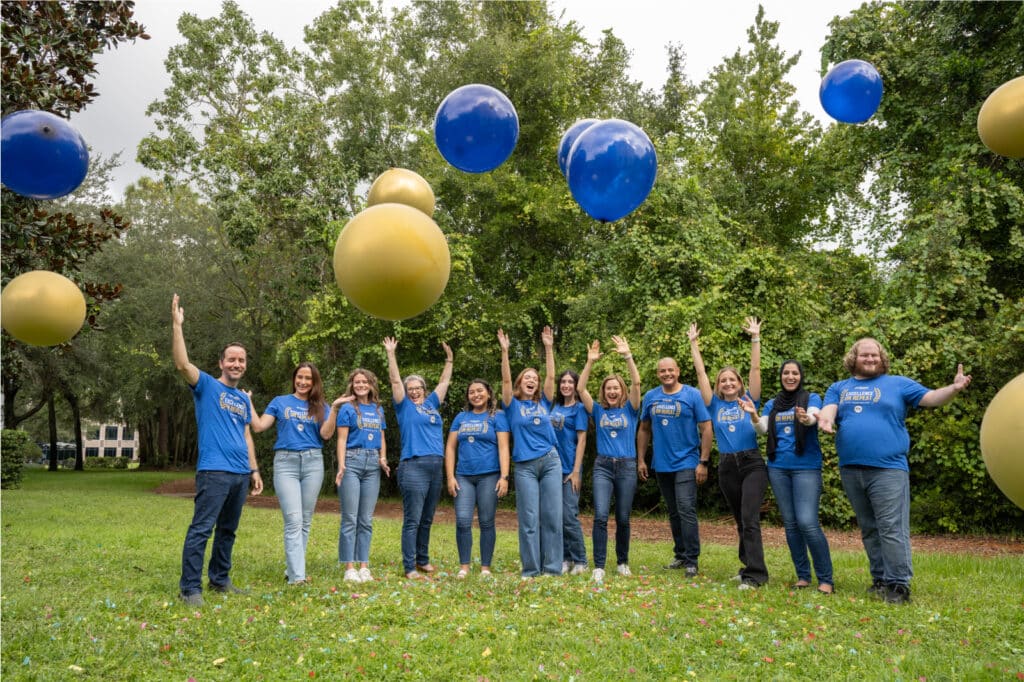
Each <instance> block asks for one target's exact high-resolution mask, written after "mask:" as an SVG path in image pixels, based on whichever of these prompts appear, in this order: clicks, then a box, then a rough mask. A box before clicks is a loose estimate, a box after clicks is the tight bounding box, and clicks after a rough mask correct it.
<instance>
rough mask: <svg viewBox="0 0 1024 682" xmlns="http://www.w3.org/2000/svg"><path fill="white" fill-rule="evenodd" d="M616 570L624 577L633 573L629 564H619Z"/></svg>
mask: <svg viewBox="0 0 1024 682" xmlns="http://www.w3.org/2000/svg"><path fill="white" fill-rule="evenodd" d="M616 570H617V571H618V572H619V575H621V576H622V577H624V578H628V577H629V576H631V575H633V572H632V571H631V570H629V564H619V567H618V568H617V569H616Z"/></svg>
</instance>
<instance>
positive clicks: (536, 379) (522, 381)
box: [512, 367, 540, 400]
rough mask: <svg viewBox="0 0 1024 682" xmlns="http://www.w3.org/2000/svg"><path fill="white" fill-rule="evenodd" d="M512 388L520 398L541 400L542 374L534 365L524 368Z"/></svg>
mask: <svg viewBox="0 0 1024 682" xmlns="http://www.w3.org/2000/svg"><path fill="white" fill-rule="evenodd" d="M512 388H513V390H514V391H515V392H516V393H517V394H518V396H517V397H518V398H519V399H520V400H540V374H538V373H537V370H535V369H533V368H532V367H530V368H528V369H524V370H523V371H522V372H520V373H519V377H518V378H517V379H516V382H515V384H513V386H512Z"/></svg>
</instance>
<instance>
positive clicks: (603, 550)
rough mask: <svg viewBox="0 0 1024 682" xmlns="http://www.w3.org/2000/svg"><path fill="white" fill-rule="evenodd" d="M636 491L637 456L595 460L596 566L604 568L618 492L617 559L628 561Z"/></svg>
mask: <svg viewBox="0 0 1024 682" xmlns="http://www.w3.org/2000/svg"><path fill="white" fill-rule="evenodd" d="M635 493H636V459H635V458H632V457H629V458H626V457H605V456H603V455H598V457H597V459H595V460H594V533H593V537H594V568H604V562H605V557H606V556H607V554H608V513H609V511H610V510H611V504H612V495H613V494H614V495H615V562H616V563H617V564H619V565H622V564H628V563H629V514H630V512H631V511H632V510H633V495H634V494H635Z"/></svg>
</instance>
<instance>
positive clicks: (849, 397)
mask: <svg viewBox="0 0 1024 682" xmlns="http://www.w3.org/2000/svg"><path fill="white" fill-rule="evenodd" d="M928 391H929V389H928V388H926V387H924V386H922V385H921V384H919V383H917V382H916V381H914V380H913V379H908V378H907V377H901V376H897V375H892V374H883V375H881V376H877V377H874V378H873V379H854V378H853V377H851V378H849V379H844V380H843V381H837V382H836V383H834V384H832V385H831V386H829V388H828V390H827V391H826V392H825V405H837V406H838V411H837V413H836V452H837V453H838V454H839V466H841V467H842V466H850V465H859V466H870V467H879V468H882V469H901V470H903V471H910V466H909V464H908V463H907V453H908V452H909V451H910V434H909V433H908V432H907V425H906V417H907V410H908V408H914V407H917V405H918V403H920V402H921V398H923V397H924V394H925V393H927V392H928Z"/></svg>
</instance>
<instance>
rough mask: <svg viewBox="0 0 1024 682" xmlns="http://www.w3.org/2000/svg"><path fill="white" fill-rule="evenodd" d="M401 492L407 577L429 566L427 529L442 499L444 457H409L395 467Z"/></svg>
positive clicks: (403, 555)
mask: <svg viewBox="0 0 1024 682" xmlns="http://www.w3.org/2000/svg"><path fill="white" fill-rule="evenodd" d="M397 477H398V487H399V488H400V489H401V491H402V566H403V568H404V569H405V572H406V573H409V572H410V571H413V570H415V568H416V567H417V566H426V565H427V564H429V563H430V526H431V525H432V524H433V523H434V511H435V510H436V509H437V502H438V500H440V499H441V483H442V480H443V478H444V457H440V456H434V455H427V456H423V457H411V458H409V459H403V460H401V461H400V462H399V463H398V474H397Z"/></svg>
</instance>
